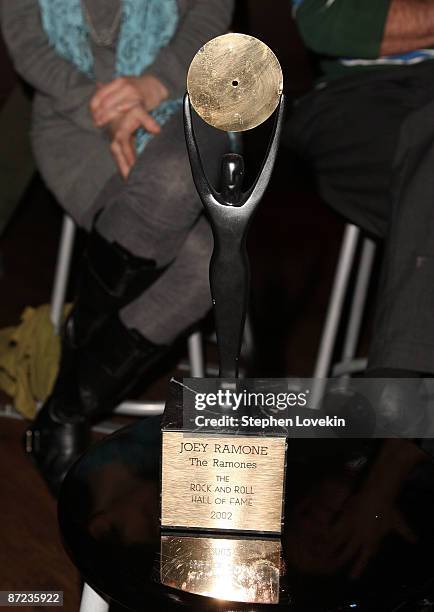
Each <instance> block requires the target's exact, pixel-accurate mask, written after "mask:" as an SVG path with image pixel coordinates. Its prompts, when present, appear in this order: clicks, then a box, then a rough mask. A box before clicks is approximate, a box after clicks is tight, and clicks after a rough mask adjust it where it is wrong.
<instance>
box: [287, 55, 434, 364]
mask: <svg viewBox="0 0 434 612" xmlns="http://www.w3.org/2000/svg"><path fill="white" fill-rule="evenodd" d="M433 76H434V67H433V66H431V65H426V66H420V67H415V68H412V69H403V70H398V71H394V72H393V73H392V72H391V71H388V73H387V74H375V75H371V76H369V77H368V76H363V77H361V78H353V79H349V80H345V81H344V80H342V81H341V82H340V83H336V84H334V85H331V86H330V87H329V88H328V89H326V90H324V91H320V92H317V93H315V94H313V95H311V97H310V99H309V98H307V100H306V101H305V102H301V103H300V105H299V108H298V110H296V112H295V115H294V117H293V118H292V121H291V123H290V130H288V132H287V141H288V140H289V141H290V142H288V144H291V145H292V146H295V148H296V149H297V150H298V151H299V152H300V151H301V152H302V154H303V155H304V156H305V157H306V159H308V160H309V161H310V162H311V163H312V165H313V167H314V170H315V172H316V175H317V178H318V186H319V191H320V193H321V195H322V196H323V197H324V198H325V199H326V201H327V202H328V203H329V204H330V205H331V206H332V207H334V208H336V209H337V210H338V211H339V212H341V213H342V214H343V215H344V216H346V217H347V218H349V219H351V221H353V222H354V223H356V224H358V225H360V226H361V227H363V228H364V229H366V230H367V231H368V232H370V233H372V234H374V235H376V236H379V237H384V238H386V244H385V255H384V258H383V271H382V275H383V276H382V278H383V280H382V282H381V283H380V295H379V299H378V306H377V316H376V323H375V326H374V329H373V334H372V341H371V344H370V352H369V368H370V369H372V368H375V369H383V370H384V369H389V368H394V369H401V370H409V371H420V372H431V371H433V368H434V365H433V364H434V318H433V317H432V316H431V313H432V311H433V305H434V296H433V292H431V291H430V288H429V287H428V286H427V285H429V283H430V281H429V278H430V276H431V271H432V270H431V268H430V262H431V257H432V256H431V255H430V253H431V252H432V250H433V242H432V241H431V235H430V233H429V227H430V224H431V216H432V212H431V210H432V201H433V199H434V193H432V194H431V183H432V179H431V176H430V168H431V167H432V163H431V160H432V153H431V147H432V146H433V142H434V130H433V129H431V123H432V122H431V120H430V115H429V113H430V112H431V109H432V104H431V101H432V100H434V87H433V78H432V77H433ZM395 159H396V161H395V162H394V160H395ZM431 302H432V304H431ZM422 310H423V313H422V312H421V311H422Z"/></svg>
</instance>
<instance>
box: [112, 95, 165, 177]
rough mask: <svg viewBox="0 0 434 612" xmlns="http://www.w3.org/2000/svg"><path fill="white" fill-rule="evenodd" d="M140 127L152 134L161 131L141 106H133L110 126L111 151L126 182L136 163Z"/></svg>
mask: <svg viewBox="0 0 434 612" xmlns="http://www.w3.org/2000/svg"><path fill="white" fill-rule="evenodd" d="M140 127H143V128H144V129H145V130H146V131H147V132H149V133H151V134H158V133H159V132H160V131H161V128H160V126H159V125H158V123H157V122H156V121H155V119H153V117H151V115H150V114H149V113H148V112H146V111H145V109H144V108H143V107H142V106H141V105H137V106H133V107H132V108H131V109H130V110H129V111H127V112H125V113H123V114H121V115H118V116H117V117H116V118H115V119H114V120H113V121H112V122H111V124H110V132H111V136H112V143H111V146H110V150H111V152H112V155H113V157H114V160H115V162H116V164H117V166H118V168H119V172H120V173H121V175H122V176H123V178H124V179H125V180H126V179H127V178H128V176H129V174H130V172H131V168H132V167H133V166H134V164H135V162H136V148H135V132H136V131H137V130H138V129H139V128H140Z"/></svg>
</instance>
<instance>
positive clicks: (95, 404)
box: [77, 315, 169, 420]
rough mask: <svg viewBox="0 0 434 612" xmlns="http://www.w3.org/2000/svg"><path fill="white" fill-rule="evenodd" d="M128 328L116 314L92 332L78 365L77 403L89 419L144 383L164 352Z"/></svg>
mask: <svg viewBox="0 0 434 612" xmlns="http://www.w3.org/2000/svg"><path fill="white" fill-rule="evenodd" d="M168 352H169V347H168V346H158V345H156V344H153V343H152V342H150V341H149V340H147V339H146V338H144V337H143V336H141V335H140V334H139V333H138V332H136V331H135V330H131V329H128V328H127V327H125V325H124V324H123V323H122V322H121V320H120V319H119V317H118V316H117V315H114V316H113V317H112V318H111V319H110V321H108V322H107V323H106V325H104V327H103V328H101V330H100V331H98V332H96V333H95V334H94V335H93V337H92V340H91V341H90V343H89V344H88V346H87V347H86V351H83V354H82V357H81V359H80V363H79V366H78V376H77V378H78V390H79V396H80V404H81V406H82V408H83V411H84V412H85V414H86V415H88V416H89V418H90V419H92V420H98V419H100V418H101V417H103V416H105V415H107V414H110V413H111V412H112V410H113V409H114V408H115V407H116V406H117V405H118V404H119V403H120V402H121V401H122V400H123V399H125V397H127V396H128V394H129V393H131V392H132V390H134V389H135V388H136V387H137V385H138V384H139V383H140V385H141V386H144V385H146V383H147V382H149V381H150V379H151V378H153V377H155V374H156V369H157V367H158V366H159V365H160V364H161V362H162V360H163V358H164V357H165V356H166V355H167V354H168Z"/></svg>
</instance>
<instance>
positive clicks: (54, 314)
mask: <svg viewBox="0 0 434 612" xmlns="http://www.w3.org/2000/svg"><path fill="white" fill-rule="evenodd" d="M74 237H75V223H74V221H73V220H72V219H71V217H69V216H68V215H64V216H63V224H62V233H61V236H60V243H59V251H58V255H57V263H56V272H55V275H54V285H53V291H52V294H51V311H50V318H51V322H52V323H53V327H54V329H55V331H56V333H57V334H58V333H59V332H60V330H61V327H62V320H63V305H64V303H65V295H66V287H67V285H68V277H69V269H70V266H71V257H72V251H73V248H74Z"/></svg>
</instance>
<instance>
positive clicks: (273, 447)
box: [161, 34, 286, 603]
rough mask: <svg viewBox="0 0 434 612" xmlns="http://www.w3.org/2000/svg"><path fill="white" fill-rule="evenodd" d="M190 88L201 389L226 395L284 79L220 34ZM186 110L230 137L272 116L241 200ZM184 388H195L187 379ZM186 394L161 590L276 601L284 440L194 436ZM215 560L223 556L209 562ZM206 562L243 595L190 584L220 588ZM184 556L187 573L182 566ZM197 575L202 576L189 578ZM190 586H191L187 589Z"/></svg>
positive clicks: (172, 454) (179, 400)
mask: <svg viewBox="0 0 434 612" xmlns="http://www.w3.org/2000/svg"><path fill="white" fill-rule="evenodd" d="M187 90H188V93H187V94H186V95H185V98H184V125H185V136H186V142H187V149H188V154H189V158H190V163H191V169H192V174H193V179H194V182H195V185H196V188H197V191H198V193H199V196H200V198H201V201H202V203H203V206H204V208H205V212H206V214H207V216H208V219H209V221H210V223H211V227H212V231H213V236H214V251H213V256H212V259H211V264H210V285H211V293H212V299H213V306H214V315H215V325H216V335H217V345H218V352H219V366H220V377H219V379H216V380H214V381H208V383H209V385H211V386H212V384H214V388H215V389H220V390H221V389H225V388H234V385H235V387H236V385H237V384H238V383H237V379H238V369H239V355H240V349H241V342H242V333H243V328H244V323H245V317H246V311H247V301H248V293H249V265H248V257H247V252H246V238H247V232H248V228H249V225H250V222H251V220H252V218H253V215H254V213H255V211H256V209H257V207H258V205H259V203H260V201H261V199H262V196H263V195H264V192H265V190H266V188H267V186H268V183H269V180H270V176H271V173H272V170H273V167H274V163H275V160H276V155H277V151H278V146H279V140H280V135H281V129H282V123H283V111H284V97H283V94H282V90H283V77H282V71H281V67H280V64H279V62H278V60H277V58H276V56H275V55H274V53H273V52H272V51H271V50H270V49H269V48H268V47H267V46H266V45H265V44H264V43H262V42H261V41H259V40H258V39H256V38H253V37H251V36H246V35H243V34H227V35H224V36H219V37H217V38H215V39H213V40H211V41H210V42H208V43H207V44H206V45H205V46H204V47H202V48H201V49H200V50H199V52H198V53H197V54H196V56H195V58H194V59H193V61H192V64H191V66H190V69H189V73H188V80H187ZM192 106H193V108H194V109H195V111H196V112H197V114H198V115H199V116H200V117H201V118H202V119H203V120H204V121H206V122H207V123H209V124H210V125H212V126H213V127H215V128H217V129H221V130H224V131H227V132H242V131H245V130H249V129H252V128H254V127H256V126H258V125H260V124H261V123H263V122H264V121H265V120H267V119H268V118H269V117H271V115H272V114H273V113H274V112H275V114H276V117H275V121H274V127H273V132H272V136H271V139H270V143H269V146H268V151H267V153H266V157H265V160H264V162H263V164H262V167H261V170H260V173H259V176H258V177H257V179H256V181H255V182H254V184H253V186H252V187H251V188H250V189H248V190H247V191H243V177H244V161H243V158H242V156H241V155H239V154H236V153H228V154H226V155H224V156H223V158H222V164H221V179H220V180H221V184H220V186H219V191H217V188H215V187H213V186H212V185H210V183H209V182H208V179H207V177H206V175H205V172H204V170H203V165H202V160H201V157H200V152H199V148H198V145H197V142H196V138H195V133H194V125H193V116H192V108H191V107H192ZM228 379H229V381H228ZM189 382H191V386H192V387H194V383H193V381H192V380H191V381H189ZM199 382H206V381H199ZM231 386H232V387H231ZM185 392H186V385H185V384H183V383H180V382H177V381H172V382H171V387H170V391H169V393H170V397H169V399H168V401H167V403H166V409H165V414H164V418H163V426H162V437H163V442H162V448H163V450H162V490H161V527H162V530H163V531H164V533H163V536H162V544H161V557H162V561H161V564H162V565H161V581H162V582H163V584H166V585H169V586H175V587H177V588H181V589H183V590H185V591H189V592H191V593H198V594H202V595H208V596H211V597H219V598H224V599H229V600H233V601H245V602H256V603H277V602H278V596H279V588H278V585H279V559H280V548H281V545H280V539H278V538H279V536H280V534H281V530H282V522H283V500H284V480H285V465H286V438H285V436H284V435H282V434H281V433H280V435H279V433H278V432H271V431H268V430H267V431H266V432H265V431H264V430H259V429H258V430H256V431H255V430H254V429H249V431H248V432H245V431H242V432H240V431H236V432H233V431H232V432H227V431H224V430H223V431H218V429H217V430H216V429H214V430H212V431H210V430H200V429H199V430H198V428H195V427H194V426H191V420H190V421H188V419H186V418H185V403H184V401H185V397H186V395H185ZM193 394H194V391H193ZM176 550H177V551H178V552H179V551H184V553H185V552H186V551H188V553H189V554H188V555H186V554H184V553H183V554H182V555H181V557H182V560H183V561H184V566H183V571H184V573H185V575H184V579H181V578H179V576H178V580H177V578H176V575H177V574H176V572H175V573H173V568H174V564H175V559H174V552H173V551H176ZM213 550H217V551H219V550H220V553H215V554H214V555H213V554H211V552H212V551H213ZM206 551H208V553H207V552H206ZM210 554H211V558H212V559H213V560H214V561H213V562H215V561H216V555H218V554H219V555H227V556H228V558H227V559H226V562H225V563H224V564H223V565H220V566H219V567H220V569H219V570H218V572H217V573H220V574H221V571H222V567H224V568H226V570H225V571H226V573H227V571H229V573H230V574H231V576H232V577H234V576H238V578H239V577H240V576H244V578H243V579H242V580H241V579H240V580H241V582H242V584H240V580H239V581H238V583H237V585H238V586H237V585H232V586H230V583H231V581H230V579H229V578H230V577H227V579H226V580H223V582H221V581H220V582H221V585H220V586H221V588H220V590H219V589H218V588H211V586H212V584H213V585H214V587H216V584H217V583H218V582H219V581H217V583H216V580H214V579H213V580H211V578H210V582H209V583H208V584H207V583H206V581H205V582H204V581H203V580H201V579H200V578H197V580H196V578H192V576H196V577H197V576H199V577H200V576H202V577H203V576H204V575H207V576H208V577H210V576H213V575H214V578H215V572H214V573H213V570H212V567H211V566H212V559H211V561H210V557H209V555H210ZM207 555H208V556H207ZM181 557H180V559H181ZM186 558H189V559H190V561H191V562H190V564H187V565H185V559H186ZM205 558H207V559H208V561H206V559H205ZM165 559H168V560H169V561H168V564H167V563H165ZM222 560H223V558H221V559H220V561H222ZM231 560H232V561H231ZM204 563H205V565H206V567H207V568H208V569H207V571H204V569H203V567H204V566H203V564H204ZM210 563H211V565H210ZM198 564H199V565H198ZM201 564H202V565H201ZM214 564H215V563H214ZM181 565H182V563H181ZM181 565H180V566H179V567H181ZM199 566H200V567H202V569H201V571H195V569H194V568H195V567H196V569H197V567H199ZM253 566H254V567H257V568H262V569H260V570H258V572H259V573H258V572H256V573H255V572H253V573H252V572H251V571H250V573H249V571H248V568H250V569H251V568H252V567H253ZM228 568H232V569H230V570H229V569H228ZM243 568H244V569H243ZM270 572H271V573H270ZM261 573H262V574H263V575H264V576H265V574H267V576H268V579H267V580H268V582H266V583H267V584H268V586H269V587H270V584H271V585H272V586H271V587H270V588H267V589H265V591H264V589H263V588H262V586H261V584H262V582H263V581H262V582H261V580H262V579H259V578H258V576H259V575H260V574H261ZM185 576H190V578H191V581H190V582H191V584H189V580H187V579H186V578H185ZM249 576H250V578H249ZM249 580H250V582H249ZM197 581H198V582H197ZM211 583H212V584H211ZM182 585H183V586H182ZM210 585H211V586H210ZM225 585H226V590H225Z"/></svg>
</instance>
